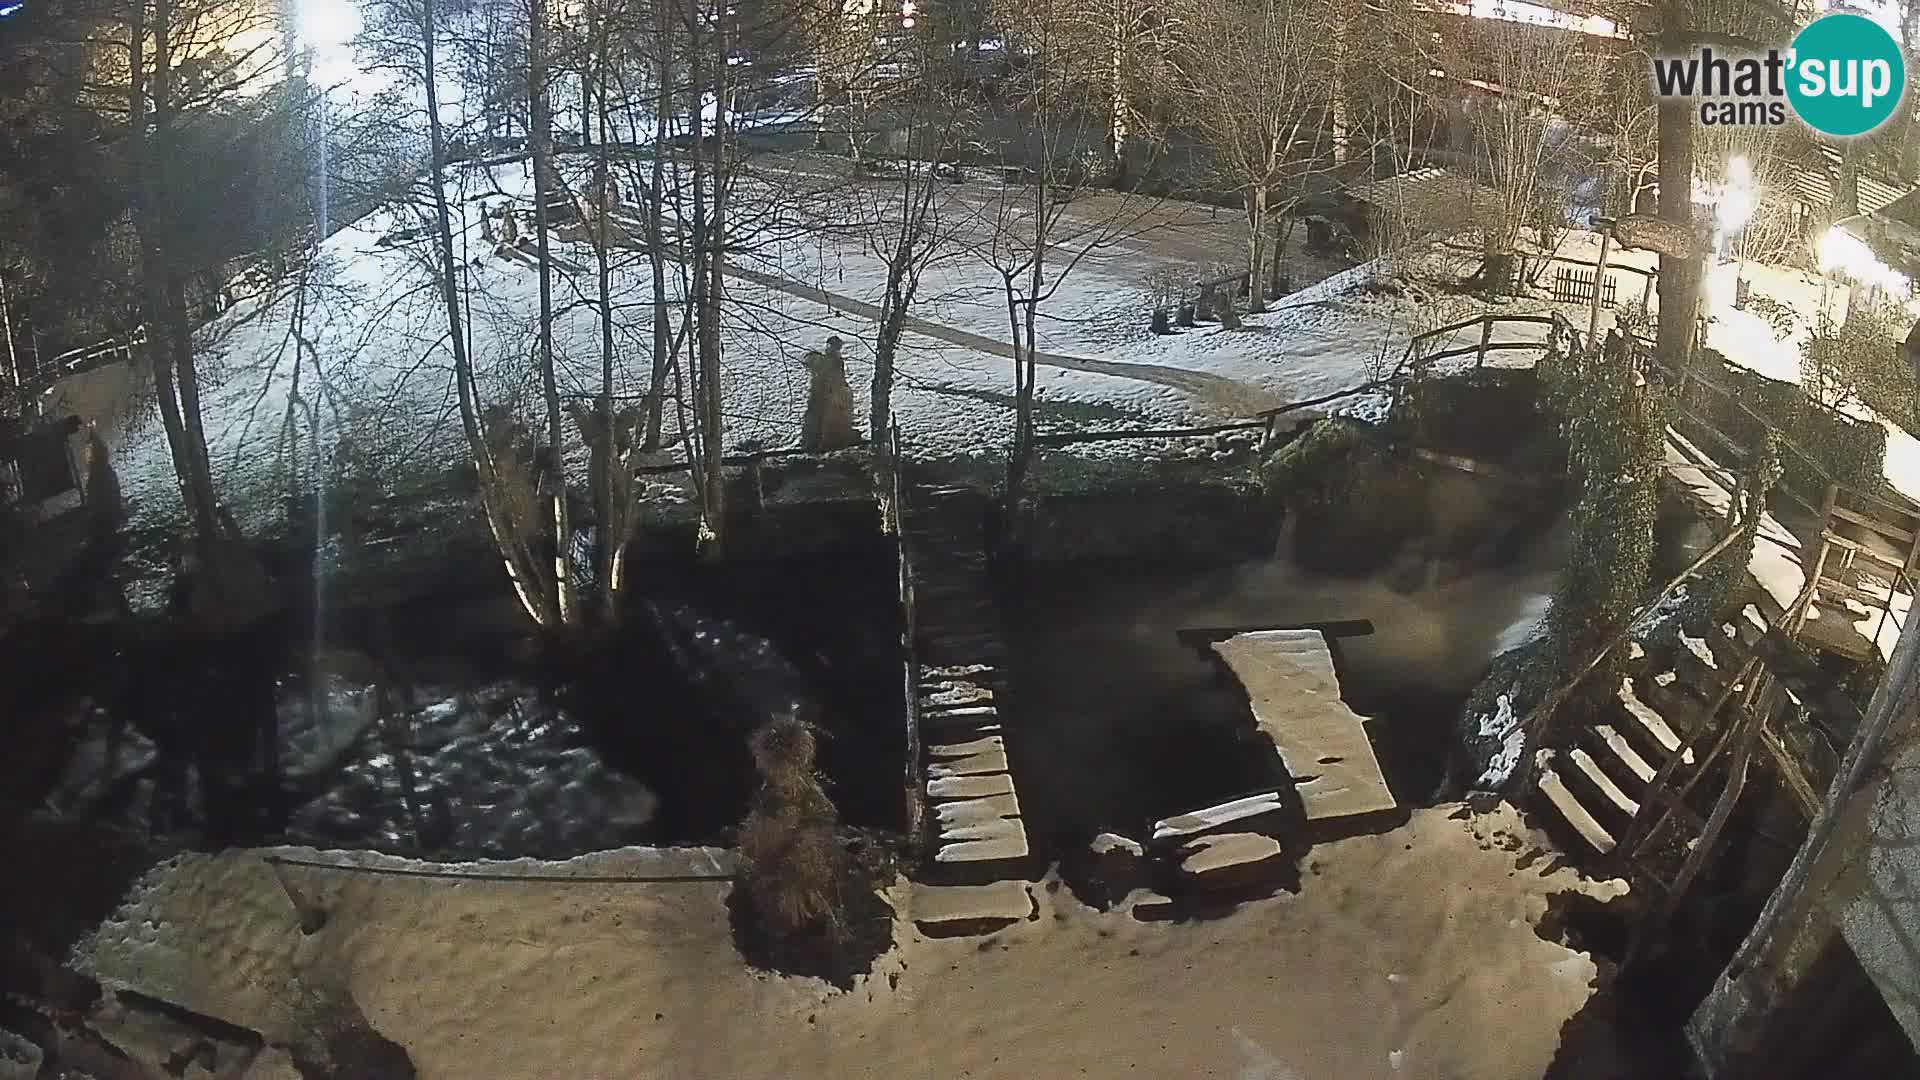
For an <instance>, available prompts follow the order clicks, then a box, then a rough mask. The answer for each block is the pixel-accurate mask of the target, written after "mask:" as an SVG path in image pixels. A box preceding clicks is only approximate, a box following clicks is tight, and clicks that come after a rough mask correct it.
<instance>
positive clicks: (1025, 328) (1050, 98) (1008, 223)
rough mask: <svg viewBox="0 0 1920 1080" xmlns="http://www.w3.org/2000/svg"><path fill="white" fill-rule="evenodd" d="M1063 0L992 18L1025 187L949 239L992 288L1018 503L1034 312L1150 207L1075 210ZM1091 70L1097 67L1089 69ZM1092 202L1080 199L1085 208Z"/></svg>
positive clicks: (1014, 186)
mask: <svg viewBox="0 0 1920 1080" xmlns="http://www.w3.org/2000/svg"><path fill="white" fill-rule="evenodd" d="M1075 10H1076V9H1075V6H1074V5H1073V4H1072V3H1071V0H1022V2H1020V3H1017V4H1015V3H1009V4H1008V5H1007V7H1005V8H1003V9H1002V10H1001V12H1000V21H1001V23H1002V25H1003V26H1005V27H1006V28H1007V31H1008V37H1009V39H1010V42H1011V44H1012V46H1013V47H1014V48H1015V49H1016V50H1018V52H1019V55H1020V60H1021V61H1022V67H1021V69H1020V71H1019V73H1018V74H1017V75H1016V76H1015V78H1014V79H1013V81H1012V84H1011V85H1010V86H1009V87H1008V89H1007V95H1008V99H1009V100H1010V102H1011V103H1013V104H1014V105H1015V106H1016V107H1017V108H1019V109H1020V110H1021V112H1022V113H1024V115H1025V117H1026V119H1027V120H1028V123H1029V124H1030V125H1031V131H1032V135H1033V141H1034V147H1035V149H1034V151H1033V153H1034V155H1035V160H1034V162H1033V165H1032V166H1031V172H1030V177H1029V180H1028V182H1021V183H1014V182H1008V183H1005V184H1003V185H1001V187H1000V188H999V190H998V191H997V192H996V193H995V194H994V196H993V197H992V198H991V199H990V200H989V201H988V202H987V204H986V205H985V206H984V207H983V208H979V209H976V210H974V211H973V212H972V213H973V215H974V217H973V220H972V221H970V222H967V223H963V224H961V225H960V227H959V229H958V230H957V231H956V235H959V236H963V237H965V239H964V241H963V243H964V244H965V246H966V247H967V248H968V249H969V250H971V252H972V253H973V254H974V256H975V257H977V258H978V259H979V260H980V261H981V262H982V263H984V264H985V265H986V266H987V267H989V268H990V269H991V270H992V271H993V272H994V274H995V276H996V277H997V278H999V280H1000V287H1001V295H1002V297H1003V299H1004V300H1005V303H1006V312H1007V329H1008V333H1009V335H1010V342H1011V344H1012V347H1013V362H1014V435H1013V447H1012V451H1011V457H1010V459H1009V462H1008V469H1007V497H1008V500H1009V502H1010V503H1016V504H1017V503H1018V502H1019V500H1020V499H1022V498H1023V497H1024V496H1025V494H1026V482H1027V474H1028V471H1029V469H1030V467H1031V465H1032V459H1033V453H1034V436H1035V435H1036V433H1037V432H1036V429H1035V425H1034V388H1035V386H1036V384H1037V380H1038V370H1039V355H1040V342H1039V333H1038V325H1039V319H1040V312H1041V309H1042V307H1044V306H1045V305H1046V304H1047V302H1048V301H1050V300H1051V299H1052V298H1053V296H1054V295H1055V294H1056V293H1057V292H1058V291H1059V289H1060V287H1061V285H1062V284H1063V283H1064V282H1065V281H1066V280H1067V278H1068V276H1069V275H1070V274H1072V272H1073V270H1074V269H1075V268H1076V267H1077V266H1079V265H1080V263H1081V262H1082V261H1084V260H1085V259H1086V258H1088V257H1089V256H1090V255H1092V254H1093V253H1095V252H1097V251H1099V250H1101V249H1103V248H1106V247H1109V246H1111V245H1113V244H1115V243H1117V242H1119V241H1120V240H1121V239H1123V238H1125V237H1126V236H1129V235H1132V234H1134V233H1136V232H1137V231H1138V230H1139V228H1140V227H1141V225H1142V222H1143V221H1144V220H1145V218H1146V214H1147V212H1148V210H1149V208H1150V207H1151V205H1152V203H1151V202H1150V201H1149V200H1144V199H1140V198H1138V197H1128V196H1124V195H1117V194H1108V195H1104V196H1099V197H1097V198H1099V199H1100V200H1101V201H1100V203H1099V204H1098V205H1089V206H1086V207H1084V208H1076V209H1073V210H1071V211H1070V208H1071V207H1075V206H1076V203H1077V201H1078V200H1079V199H1080V197H1081V196H1082V195H1085V194H1086V192H1087V189H1088V188H1089V186H1090V182H1091V181H1092V180H1093V178H1094V177H1093V173H1092V170H1091V169H1090V168H1089V167H1088V163H1087V160H1086V154H1085V146H1084V144H1083V143H1082V142H1081V141H1080V140H1079V139H1078V138H1077V135H1078V129H1077V127H1076V126H1075V125H1076V120H1077V117H1078V116H1079V115H1080V107H1081V105H1082V103H1083V102H1084V101H1085V97H1084V93H1085V88H1086V87H1087V86H1089V85H1098V82H1097V81H1096V80H1089V79H1088V78H1087V77H1086V71H1087V68H1086V67H1085V66H1084V64H1083V59H1084V58H1082V57H1078V56H1076V53H1075V44H1074V43H1075V36H1074V33H1073V27H1074V20H1075V18H1076V15H1075V14H1074V12H1075ZM1095 70H1097V67H1096V68H1095ZM1095 198H1096V197H1095V196H1087V201H1088V202H1089V203H1090V204H1091V203H1093V201H1094V199H1095Z"/></svg>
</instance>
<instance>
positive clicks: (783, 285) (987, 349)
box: [727, 266, 1285, 418]
mask: <svg viewBox="0 0 1920 1080" xmlns="http://www.w3.org/2000/svg"><path fill="white" fill-rule="evenodd" d="M727 274H728V276H730V277H738V278H744V279H746V280H748V281H753V282H756V283H758V284H761V285H765V286H767V287H768V288H770V289H778V290H779V291H781V292H784V293H787V294H788V295H791V296H798V297H800V298H801V299H803V300H812V301H815V302H817V303H820V304H824V305H826V306H827V307H828V308H830V309H832V310H835V311H844V312H848V313H850V314H854V315H859V316H861V317H862V318H866V319H870V320H873V321H874V322H876V323H877V322H878V321H879V320H880V308H879V307H877V306H875V305H873V304H870V303H867V302H866V301H865V300H856V299H854V298H853V297H851V296H847V295H844V294H842V293H836V292H829V291H827V290H826V289H822V288H820V287H818V286H815V285H808V284H806V283H805V282H800V281H795V280H793V279H792V278H787V277H781V276H780V275H778V274H767V273H762V272H760V271H757V270H748V269H746V268H744V267H736V266H729V267H728V268H727ZM902 324H903V325H904V326H905V327H906V329H907V330H909V331H911V332H912V333H915V334H919V335H921V336H923V337H930V338H934V339H936V340H939V341H944V342H947V343H948V344H950V345H959V346H962V347H964V348H968V349H973V350H976V351H978V352H984V353H988V354H991V355H994V356H1004V357H1006V358H1007V359H1009V360H1012V359H1014V358H1015V353H1014V349H1013V346H1012V345H1009V344H1008V343H1007V342H1005V341H1002V340H1000V339H998V338H990V337H987V336H986V335H984V334H976V333H974V332H972V331H970V330H960V329H956V328H954V327H951V326H944V325H942V324H940V323H937V322H934V321H933V320H931V319H924V318H921V317H920V316H917V315H909V316H907V317H906V318H905V319H904V320H902ZM1034 362H1035V363H1036V364H1042V365H1045V366H1047V367H1052V368H1059V369H1061V370H1064V371H1085V372H1089V373H1091V374H1095V375H1111V376H1113V377H1115V378H1119V379H1135V380H1138V381H1140V382H1149V383H1155V384H1157V385H1160V386H1167V387H1172V388H1173V389H1175V390H1179V391H1182V392H1184V393H1188V394H1192V395H1193V396H1194V397H1197V398H1200V399H1201V400H1202V401H1205V402H1207V403H1208V404H1209V405H1211V406H1212V407H1213V409H1214V410H1215V411H1217V412H1219V413H1221V414H1223V415H1225V416H1229V417H1236V418H1244V417H1247V416H1251V415H1252V414H1254V413H1257V412H1259V411H1261V410H1262V409H1270V408H1274V407H1276V406H1279V405H1282V404H1284V403H1285V402H1284V401H1283V400H1282V399H1281V398H1280V397H1279V395H1276V394H1274V393H1273V392H1271V391H1268V390H1263V389H1261V388H1260V387H1258V386H1254V385H1252V384H1250V383H1246V382H1242V381H1240V380H1238V379H1230V378H1227V377H1226V376H1224V375H1216V374H1213V373H1212V372H1207V371H1195V370H1193V369H1192V368H1182V367H1175V366H1173V365H1171V364H1146V363H1128V362H1124V361H1118V360H1092V359H1087V358H1084V357H1078V356H1066V355H1063V354H1061V353H1056V352H1048V351H1046V350H1044V349H1043V350H1039V351H1036V352H1035V353H1034Z"/></svg>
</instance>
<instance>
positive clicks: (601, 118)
mask: <svg viewBox="0 0 1920 1080" xmlns="http://www.w3.org/2000/svg"><path fill="white" fill-rule="evenodd" d="M590 14H593V12H591V11H590ZM591 40H592V41H593V43H594V46H595V48H596V50H597V55H596V56H595V57H594V58H593V62H592V63H591V64H590V69H591V70H592V71H595V72H597V73H598V77H599V78H600V80H601V84H600V87H599V91H600V92H599V95H598V97H597V99H596V100H598V101H599V103H600V111H599V113H598V114H597V116H596V119H597V121H598V123H599V126H600V132H599V136H600V138H599V143H598V145H599V152H598V153H597V154H596V155H595V158H594V178H595V179H596V180H597V181H598V184H597V187H598V188H599V190H598V191H596V192H595V193H594V196H595V198H597V199H598V200H599V206H598V208H597V209H596V210H595V213H594V221H595V223H596V224H597V226H598V231H599V236H598V237H596V239H597V241H598V242H597V243H595V244H594V259H595V270H596V271H597V276H598V279H599V282H598V284H599V291H600V398H599V400H598V401H597V402H596V403H595V405H596V411H597V412H598V413H599V416H598V418H597V423H596V425H595V427H596V430H595V431H594V433H593V434H594V439H595V443H596V445H595V446H594V447H593V448H592V449H593V452H594V457H595V458H596V460H595V461H594V462H593V464H594V473H593V499H594V505H593V514H594V523H595V537H596V539H597V541H598V542H597V543H596V544H595V545H594V546H595V549H596V550H595V551H594V559H595V567H594V581H595V582H596V583H597V584H598V586H599V589H600V614H601V617H602V618H603V619H604V620H605V621H606V622H607V623H608V624H612V623H613V622H614V620H615V619H616V618H617V617H618V615H619V603H618V601H619V594H620V565H621V563H622V561H623V558H622V556H623V555H624V553H625V550H626V546H627V536H628V532H629V520H628V518H629V515H630V513H631V510H632V504H631V499H630V497H629V496H628V493H627V485H625V484H622V483H620V478H619V476H618V475H617V473H618V471H619V470H620V469H622V468H624V467H625V462H626V456H625V455H624V454H622V453H621V452H620V445H619V440H618V438H617V437H616V435H615V432H614V409H613V271H612V267H611V265H610V263H609V261H608V251H607V225H608V222H607V208H608V207H609V206H610V205H611V203H612V200H610V199H609V198H608V197H607V195H608V192H607V185H608V182H609V181H610V179H611V176H610V174H611V172H612V169H613V161H612V155H611V154H610V153H609V152H608V149H607V143H608V139H607V135H608V130H607V129H608V124H607V98H608V94H607V86H606V82H605V79H606V72H607V68H608V67H609V64H608V57H607V52H608V48H609V46H608V34H607V28H606V24H605V23H604V22H603V21H601V19H600V18H599V16H598V15H597V14H594V22H593V34H592V38H591ZM586 92H587V91H586V89H585V88H584V87H583V88H582V91H581V93H582V95H583V97H582V101H583V104H584V102H585V100H586V98H585V94H586ZM581 126H582V127H583V128H585V129H587V130H589V131H590V130H591V129H592V128H593V126H594V125H593V123H592V122H589V121H588V120H587V119H586V118H584V117H583V118H582V120H581Z"/></svg>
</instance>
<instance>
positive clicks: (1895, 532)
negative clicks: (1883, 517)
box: [1833, 506, 1913, 544]
mask: <svg viewBox="0 0 1920 1080" xmlns="http://www.w3.org/2000/svg"><path fill="white" fill-rule="evenodd" d="M1833 516H1834V517H1837V518H1839V519H1840V520H1841V521H1849V522H1852V523H1853V524H1855V525H1858V526H1860V527H1861V528H1863V529H1872V530H1873V531H1874V532H1877V533H1879V534H1880V535H1881V536H1884V537H1887V538H1889V539H1892V540H1898V541H1900V542H1901V543H1903V544H1911V543H1913V532H1912V530H1909V529H1903V528H1901V527H1899V526H1898V525H1889V524H1887V523H1886V522H1884V521H1880V520H1878V519H1876V518H1870V517H1868V516H1867V515H1865V514H1856V513H1854V512H1853V511H1852V510H1849V509H1847V508H1846V507H1844V506H1836V507H1834V508H1833Z"/></svg>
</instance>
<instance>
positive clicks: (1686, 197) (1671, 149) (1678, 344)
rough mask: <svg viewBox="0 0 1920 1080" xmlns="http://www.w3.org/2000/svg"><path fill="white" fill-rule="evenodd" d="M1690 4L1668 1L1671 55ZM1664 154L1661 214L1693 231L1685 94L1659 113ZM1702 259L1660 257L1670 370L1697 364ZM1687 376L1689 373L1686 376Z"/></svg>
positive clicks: (1661, 346) (1659, 345)
mask: <svg viewBox="0 0 1920 1080" xmlns="http://www.w3.org/2000/svg"><path fill="white" fill-rule="evenodd" d="M1686 12H1687V8H1686V6H1685V5H1684V4H1683V3H1681V2H1680V0H1668V3H1667V5H1666V8H1665V10H1664V13H1663V17H1664V19H1665V25H1664V26H1663V27H1662V36H1663V38H1664V39H1665V48H1666V49H1667V51H1668V52H1669V53H1670V54H1671V55H1675V56H1678V55H1680V54H1681V53H1682V52H1684V51H1685V49H1686V47H1687V44H1688V41H1689V36H1688V27H1687V21H1686ZM1657 121H1658V132H1657V137H1658V141H1659V155H1660V204H1659V205H1660V216H1661V217H1662V218H1665V219H1666V220H1668V221H1671V222H1674V223H1676V224H1679V225H1682V226H1684V227H1685V228H1686V229H1687V231H1688V232H1692V231H1693V107H1692V105H1691V104H1689V103H1688V101H1687V100H1686V99H1684V98H1678V97H1674V98H1662V99H1661V100H1660V104H1659V111H1658V114H1657ZM1699 266H1700V263H1699V260H1698V259H1696V258H1686V259H1677V258H1673V257H1671V256H1667V255H1662V256H1660V321H1659V326H1658V328H1657V336H1656V340H1655V348H1656V349H1657V351H1658V352H1659V354H1660V358H1661V360H1662V362H1663V363H1664V364H1665V365H1666V366H1667V367H1668V368H1669V370H1673V371H1679V372H1682V373H1685V372H1687V371H1689V370H1690V369H1691V366H1692V363H1693V337H1694V319H1695V316H1696V314H1697V312H1698V310H1699V306H1700V275H1699ZM1683 377H1684V375H1683Z"/></svg>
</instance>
